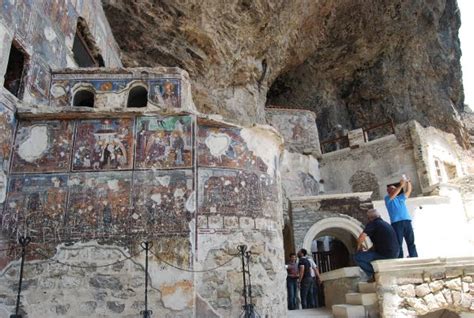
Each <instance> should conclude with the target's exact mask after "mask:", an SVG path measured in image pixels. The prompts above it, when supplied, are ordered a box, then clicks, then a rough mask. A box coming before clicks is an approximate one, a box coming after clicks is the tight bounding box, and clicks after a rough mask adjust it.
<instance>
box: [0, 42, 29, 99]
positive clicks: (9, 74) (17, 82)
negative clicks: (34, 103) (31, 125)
mask: <svg viewBox="0 0 474 318" xmlns="http://www.w3.org/2000/svg"><path fill="white" fill-rule="evenodd" d="M26 61H27V56H26V54H25V53H24V52H23V51H22V50H21V49H20V47H19V46H17V45H16V44H15V42H12V46H11V48H10V55H9V57H8V64H7V71H6V73H5V82H4V84H3V86H4V87H5V88H6V89H7V90H8V91H9V92H10V93H12V94H13V95H15V96H16V97H18V98H20V87H21V80H22V77H23V71H24V68H25V64H26Z"/></svg>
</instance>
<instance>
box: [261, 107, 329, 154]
mask: <svg viewBox="0 0 474 318" xmlns="http://www.w3.org/2000/svg"><path fill="white" fill-rule="evenodd" d="M265 117H266V120H267V123H268V124H270V125H271V126H273V127H275V128H276V129H277V130H278V131H279V132H280V133H281V134H282V136H283V138H284V139H285V148H286V149H288V150H290V151H294V152H300V153H312V154H316V155H321V149H320V146H319V133H318V128H317V126H316V115H315V113H314V112H312V111H307V110H296V109H278V108H267V110H266V112H265Z"/></svg>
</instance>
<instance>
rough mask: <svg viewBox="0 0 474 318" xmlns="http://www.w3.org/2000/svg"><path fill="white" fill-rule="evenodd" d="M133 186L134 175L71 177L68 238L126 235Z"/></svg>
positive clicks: (67, 226)
mask: <svg viewBox="0 0 474 318" xmlns="http://www.w3.org/2000/svg"><path fill="white" fill-rule="evenodd" d="M131 187H132V172H125V171H124V172H103V173H81V174H72V175H70V177H69V202H68V213H67V219H66V228H67V236H68V237H70V238H78V237H89V238H90V237H92V238H94V237H101V236H108V235H110V236H113V235H126V233H127V232H128V230H129V228H130V223H129V208H130V189H131Z"/></svg>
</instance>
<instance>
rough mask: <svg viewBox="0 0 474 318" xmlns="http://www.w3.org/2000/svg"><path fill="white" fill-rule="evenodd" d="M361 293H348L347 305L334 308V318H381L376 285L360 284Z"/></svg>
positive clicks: (358, 285)
mask: <svg viewBox="0 0 474 318" xmlns="http://www.w3.org/2000/svg"><path fill="white" fill-rule="evenodd" d="M357 287H358V290H359V292H357V293H355V292H352V293H347V294H346V303H345V304H338V305H333V306H332V314H333V316H334V318H369V317H370V318H375V317H379V309H378V303H377V294H376V287H375V283H366V282H359V283H358V284H357Z"/></svg>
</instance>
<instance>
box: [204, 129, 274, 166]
mask: <svg viewBox="0 0 474 318" xmlns="http://www.w3.org/2000/svg"><path fill="white" fill-rule="evenodd" d="M240 131H241V129H240V128H222V127H212V126H205V125H199V128H198V164H199V165H200V166H204V167H220V168H237V169H249V170H255V169H257V170H260V171H266V170H267V166H266V164H265V163H264V162H263V161H262V160H261V159H260V158H259V157H257V156H255V155H254V153H253V152H252V151H250V150H249V149H248V147H247V145H246V143H245V141H244V140H243V138H242V137H241V135H240Z"/></svg>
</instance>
